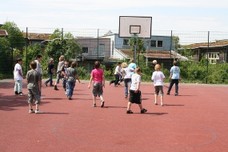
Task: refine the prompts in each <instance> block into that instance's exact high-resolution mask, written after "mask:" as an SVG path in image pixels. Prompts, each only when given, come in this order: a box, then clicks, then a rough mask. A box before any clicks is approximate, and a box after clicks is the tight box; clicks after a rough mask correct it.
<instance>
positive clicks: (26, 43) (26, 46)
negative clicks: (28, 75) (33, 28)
mask: <svg viewBox="0 0 228 152" xmlns="http://www.w3.org/2000/svg"><path fill="white" fill-rule="evenodd" d="M27 49H28V27H26V41H25V71H28V59H27V52H28V51H27Z"/></svg>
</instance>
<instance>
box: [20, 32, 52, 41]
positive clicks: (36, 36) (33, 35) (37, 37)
mask: <svg viewBox="0 0 228 152" xmlns="http://www.w3.org/2000/svg"><path fill="white" fill-rule="evenodd" d="M23 36H24V38H26V33H23ZM50 36H51V34H48V33H28V39H33V40H48V39H49V37H50Z"/></svg>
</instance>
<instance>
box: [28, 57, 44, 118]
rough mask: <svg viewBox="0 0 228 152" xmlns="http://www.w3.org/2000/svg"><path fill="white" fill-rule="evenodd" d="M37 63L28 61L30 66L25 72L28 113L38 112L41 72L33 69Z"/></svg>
mask: <svg viewBox="0 0 228 152" xmlns="http://www.w3.org/2000/svg"><path fill="white" fill-rule="evenodd" d="M36 66H37V63H36V62H35V61H32V62H31V63H30V68H31V70H29V71H28V72H27V74H26V79H27V89H28V104H29V113H36V114H37V113H40V110H39V105H40V97H41V96H40V92H41V91H40V89H41V74H40V73H39V72H38V71H37V70H35V69H36ZM33 104H35V105H36V109H35V111H34V110H33Z"/></svg>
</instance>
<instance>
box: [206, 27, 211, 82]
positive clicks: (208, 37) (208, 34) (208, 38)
mask: <svg viewBox="0 0 228 152" xmlns="http://www.w3.org/2000/svg"><path fill="white" fill-rule="evenodd" d="M209 45H210V31H208V33H207V76H206V83H207V81H208V64H209V59H208V58H209V54H208V53H209Z"/></svg>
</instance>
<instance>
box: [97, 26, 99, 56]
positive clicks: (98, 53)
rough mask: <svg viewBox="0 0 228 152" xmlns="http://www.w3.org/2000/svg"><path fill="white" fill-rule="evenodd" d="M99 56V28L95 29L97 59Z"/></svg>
mask: <svg viewBox="0 0 228 152" xmlns="http://www.w3.org/2000/svg"><path fill="white" fill-rule="evenodd" d="M98 57H99V29H97V60H98Z"/></svg>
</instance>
